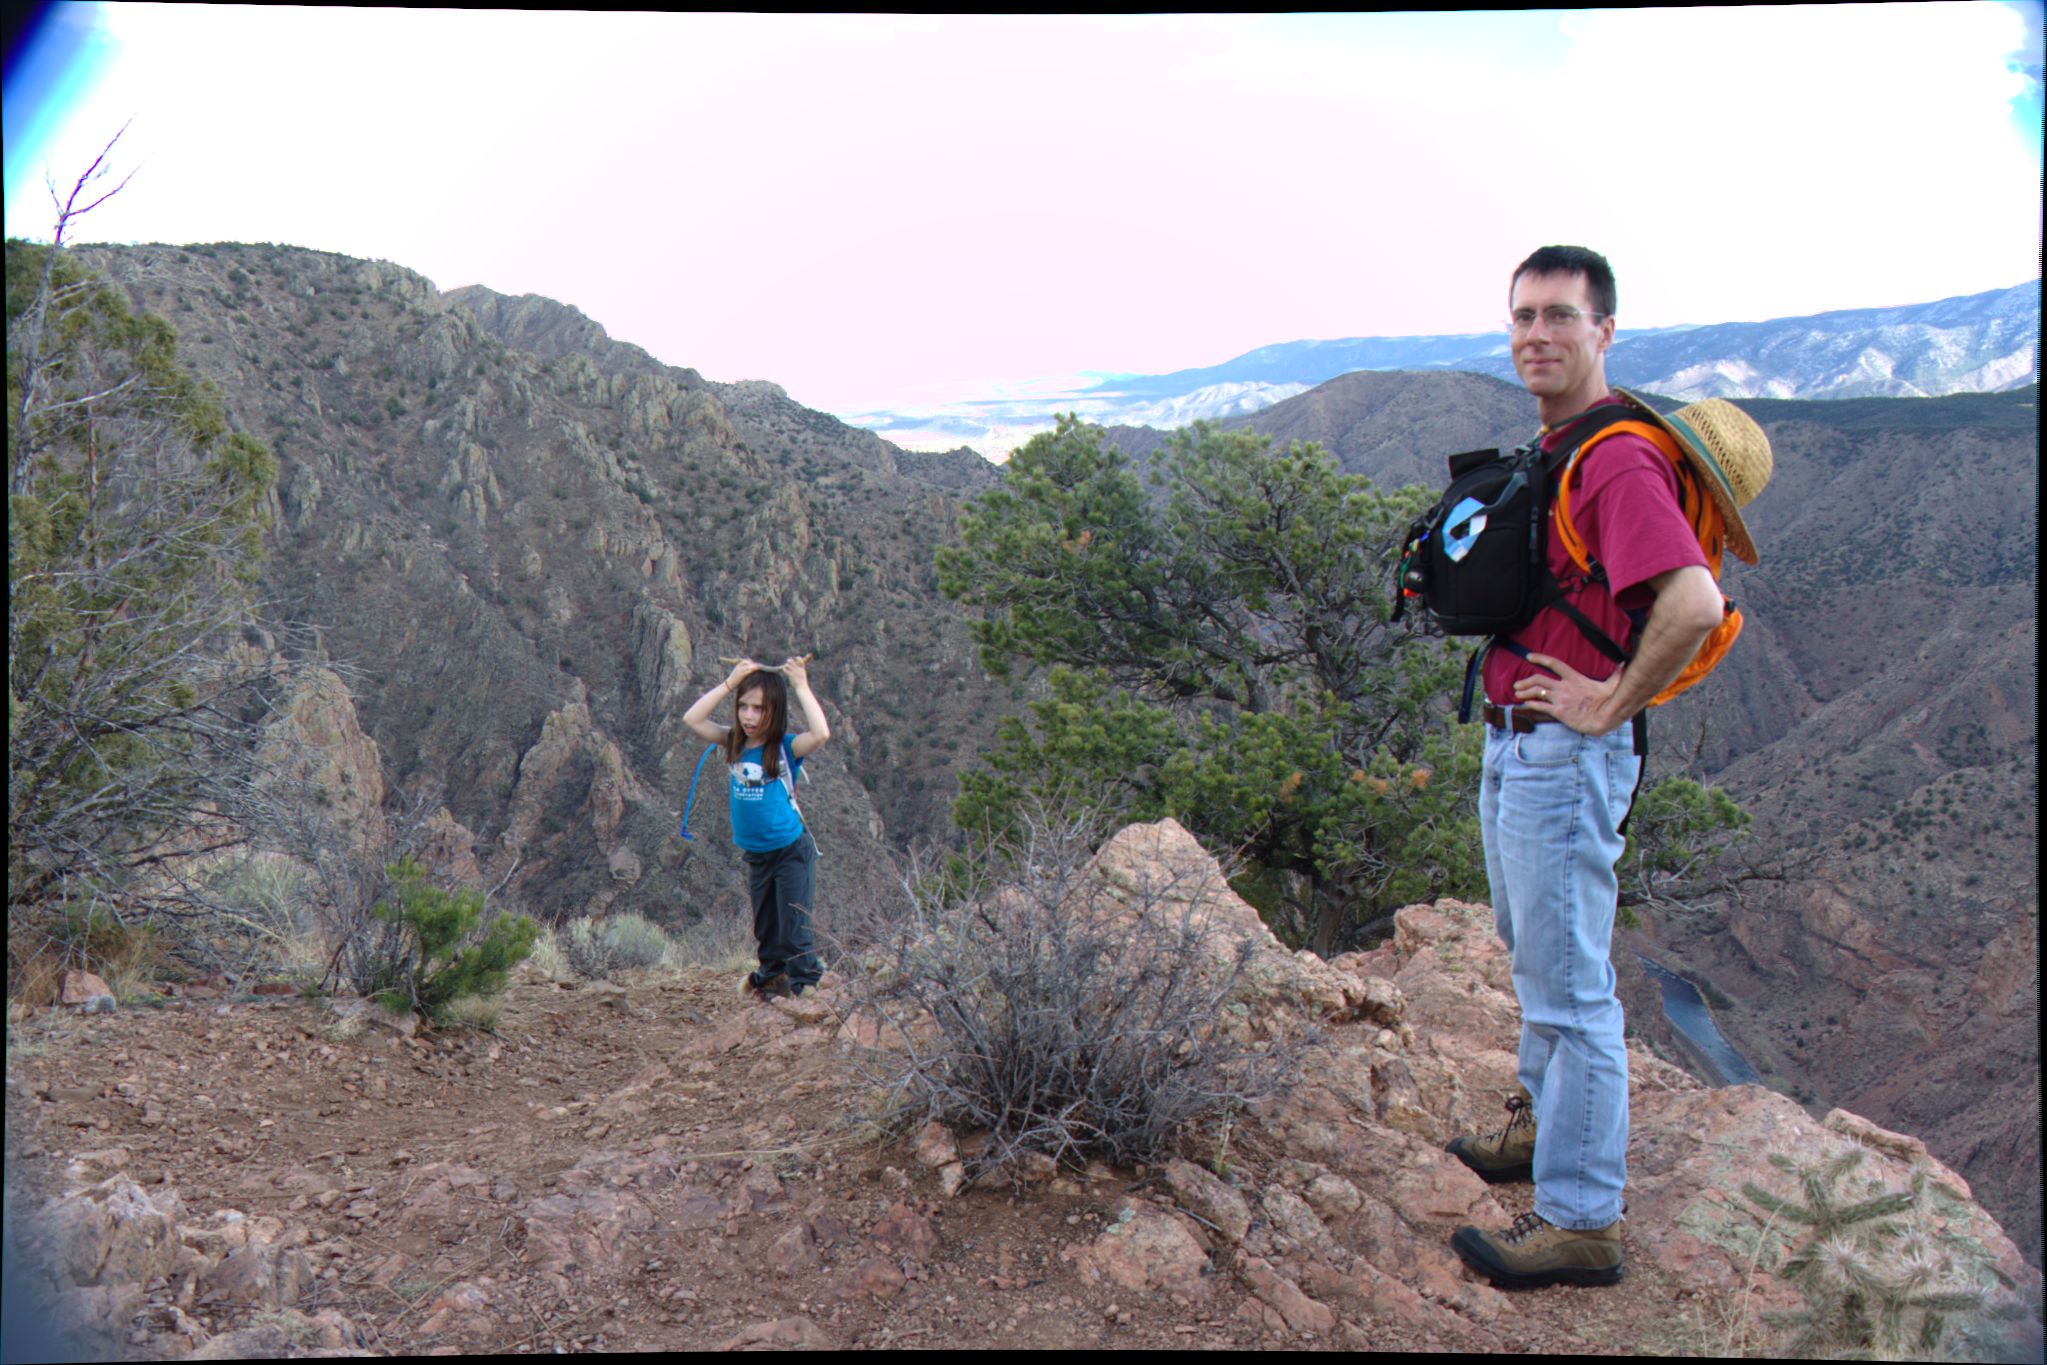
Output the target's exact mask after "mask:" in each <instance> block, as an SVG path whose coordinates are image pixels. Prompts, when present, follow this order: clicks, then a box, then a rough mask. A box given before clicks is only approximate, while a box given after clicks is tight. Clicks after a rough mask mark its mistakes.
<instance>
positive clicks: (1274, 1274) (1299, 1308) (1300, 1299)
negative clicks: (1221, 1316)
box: [1237, 1256, 1336, 1336]
mask: <svg viewBox="0 0 2047 1365" xmlns="http://www.w3.org/2000/svg"><path fill="white" fill-rule="evenodd" d="M1237 1275H1238V1278H1240V1279H1241V1280H1243V1282H1244V1286H1245V1287H1246V1288H1247V1289H1249V1290H1250V1291H1251V1292H1252V1293H1253V1294H1256V1295H1257V1296H1258V1297H1259V1298H1260V1299H1261V1300H1263V1301H1264V1302H1265V1303H1267V1304H1270V1305H1271V1306H1272V1307H1273V1308H1274V1309H1275V1310H1277V1311H1278V1313H1279V1315H1280V1317H1281V1318H1283V1319H1284V1320H1285V1321H1286V1325H1287V1326H1288V1327H1291V1328H1292V1329H1293V1330H1294V1331H1296V1332H1313V1333H1315V1334H1316V1335H1318V1336H1326V1335H1327V1334H1328V1333H1330V1332H1331V1331H1334V1330H1335V1328H1336V1314H1335V1313H1334V1312H1333V1311H1332V1310H1331V1309H1330V1308H1329V1306H1328V1305H1327V1304H1322V1303H1317V1302H1316V1301H1315V1300H1313V1299H1311V1298H1309V1297H1308V1296H1307V1295H1306V1294H1304V1293H1302V1292H1301V1287H1300V1286H1299V1285H1297V1284H1295V1283H1294V1282H1293V1281H1292V1280H1290V1279H1288V1278H1287V1277H1286V1276H1284V1275H1282V1274H1280V1273H1279V1272H1278V1271H1277V1270H1275V1269H1273V1268H1272V1266H1271V1265H1269V1264H1268V1263H1266V1262H1265V1261H1262V1260H1260V1259H1258V1258H1257V1257H1255V1256H1251V1257H1246V1258H1245V1260H1244V1263H1243V1265H1241V1266H1240V1267H1239V1268H1238V1270H1237Z"/></svg>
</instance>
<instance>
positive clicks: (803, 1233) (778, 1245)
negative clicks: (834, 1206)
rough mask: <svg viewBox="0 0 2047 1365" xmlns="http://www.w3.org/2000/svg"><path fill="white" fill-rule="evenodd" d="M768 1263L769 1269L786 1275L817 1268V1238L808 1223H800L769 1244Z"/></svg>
mask: <svg viewBox="0 0 2047 1365" xmlns="http://www.w3.org/2000/svg"><path fill="white" fill-rule="evenodd" d="M767 1264H768V1269H770V1270H772V1271H774V1272H775V1273H776V1274H777V1275H781V1276H784V1277H786V1276H789V1275H794V1274H796V1273H797V1272H799V1271H804V1270H810V1269H813V1268H815V1267H816V1266H817V1264H818V1254H817V1238H816V1237H815V1236H814V1235H813V1234H812V1233H811V1231H810V1228H809V1227H808V1226H807V1225H806V1224H803V1223H798V1224H797V1225H796V1226H795V1227H793V1228H790V1229H789V1230H788V1231H787V1232H785V1233H783V1234H782V1235H781V1236H780V1237H777V1238H776V1239H775V1240H774V1241H773V1242H772V1243H770V1244H769V1246H768V1255H767Z"/></svg>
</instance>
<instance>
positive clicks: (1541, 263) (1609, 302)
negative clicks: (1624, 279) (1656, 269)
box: [1507, 246, 1620, 318]
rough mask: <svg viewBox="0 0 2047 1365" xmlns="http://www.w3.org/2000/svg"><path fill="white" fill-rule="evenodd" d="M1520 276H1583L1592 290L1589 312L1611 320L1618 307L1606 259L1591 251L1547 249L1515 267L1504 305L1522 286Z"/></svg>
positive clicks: (1571, 248) (1511, 300)
mask: <svg viewBox="0 0 2047 1365" xmlns="http://www.w3.org/2000/svg"><path fill="white" fill-rule="evenodd" d="M1523 275H1583V276H1584V277H1585V283H1586V284H1588V285H1590V286H1591V287H1592V311H1593V312H1595V313H1598V314H1599V315H1600V316H1601V317H1608V318H1610V317H1612V316H1613V315H1614V310H1615V309H1617V308H1618V307H1619V306H1620V296H1619V294H1618V292H1617V291H1616V290H1615V288H1614V283H1613V267H1612V266H1610V265H1608V264H1607V263H1606V257H1604V256H1602V255H1600V254H1599V253H1598V252H1596V251H1594V250H1593V249H1592V248H1590V247H1583V246H1546V247H1542V248H1540V249H1538V250H1537V251H1536V252H1535V254H1534V255H1532V256H1530V257H1529V258H1528V259H1527V260H1525V261H1523V262H1521V264H1520V265H1518V266H1516V267H1514V277H1513V278H1512V279H1510V280H1508V281H1507V302H1508V304H1509V306H1511V305H1512V303H1513V301H1514V286H1515V285H1517V284H1519V283H1521V277H1522V276H1523Z"/></svg>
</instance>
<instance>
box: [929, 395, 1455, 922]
mask: <svg viewBox="0 0 2047 1365" xmlns="http://www.w3.org/2000/svg"><path fill="white" fill-rule="evenodd" d="M1152 485H1153V487H1152V489H1150V490H1147V489H1146V487H1145V485H1144V484H1143V483H1142V482H1140V480H1139V478H1138V476H1137V473H1136V471H1135V470H1134V468H1133V467H1132V465H1131V463H1130V461H1129V460H1128V459H1126V458H1125V457H1124V456H1123V455H1122V454H1121V452H1119V451H1117V450H1115V449H1114V448H1111V447H1105V446H1104V445H1103V443H1102V436H1101V432H1100V430H1099V429H1098V428H1094V427H1090V426H1086V425H1083V424H1082V423H1080V422H1079V421H1078V420H1076V419H1073V418H1066V419H1062V420H1061V421H1060V423H1059V425H1058V427H1057V429H1056V430H1054V431H1051V432H1046V433H1042V434H1040V435H1039V436H1037V437H1035V438H1033V439H1032V440H1031V441H1030V442H1029V443H1027V444H1026V445H1025V446H1023V447H1022V448H1021V449H1019V450H1018V451H1017V452H1016V453H1015V454H1014V455H1012V456H1011V458H1010V461H1009V463H1008V465H1007V466H1006V468H1005V470H1004V476H1003V483H1002V485H1001V487H999V488H997V489H993V490H991V491H990V492H988V493H986V494H984V495H983V496H982V497H981V498H979V499H978V500H976V502H975V503H973V504H972V505H970V506H969V507H968V508H967V509H966V510H965V511H964V512H963V513H962V515H961V519H960V529H959V543H958V544H957V545H955V546H951V547H947V548H945V549H943V550H941V551H940V552H939V555H938V563H939V571H940V578H939V583H940V588H941V590H942V591H944V592H945V593H946V595H947V596H948V597H951V598H952V599H954V600H955V601H959V602H961V603H963V604H965V605H968V606H971V607H976V608H979V609H980V612H981V617H980V619H979V620H978V621H977V622H976V623H975V627H974V629H975V638H976V640H977V642H978V643H979V645H980V647H981V658H982V662H983V664H984V666H986V667H987V668H988V669H989V670H990V671H992V672H994V673H996V674H997V675H998V676H1000V675H1005V674H1008V673H1010V672H1012V671H1013V670H1015V669H1017V668H1018V667H1020V666H1024V667H1028V666H1036V665H1043V666H1047V667H1048V668H1049V669H1050V673H1049V676H1048V679H1047V681H1048V685H1049V689H1050V696H1049V697H1048V698H1046V699H1044V700H1042V701H1040V702H1038V703H1036V704H1034V705H1033V706H1032V707H1031V708H1030V709H1029V714H1028V716H1027V717H1025V718H1023V719H1019V720H1013V721H1009V722H1006V723H1005V724H1004V725H1003V727H1002V728H1001V730H1000V732H999V737H998V742H997V745H996V747H995V749H994V751H993V752H992V753H991V754H990V755H989V757H988V760H987V762H986V764H985V765H984V766H983V767H982V768H980V769H979V770H977V771H975V772H972V773H970V774H968V775H967V776H966V777H965V778H964V779H963V781H962V784H961V796H960V800H959V802H958V804H957V805H956V807H955V812H954V813H955V820H956V821H957V823H958V824H959V825H960V826H961V828H962V829H964V830H966V831H967V832H968V833H969V835H970V836H973V837H976V838H984V839H985V838H988V837H993V836H998V835H1001V834H1005V833H1010V832H1012V831H1013V822H1014V812H1015V811H1016V809H1017V808H1018V804H1019V802H1020V801H1021V800H1022V799H1023V798H1024V797H1026V796H1027V795H1028V796H1031V797H1033V798H1035V799H1037V800H1040V801H1044V800H1047V799H1049V798H1050V796H1051V794H1052V793H1053V792H1055V791H1057V790H1059V789H1075V788H1077V789H1080V790H1085V791H1087V792H1088V793H1090V794H1091V795H1104V794H1106V795H1109V796H1113V797H1114V798H1116V800H1117V801H1118V802H1119V804H1120V808H1121V813H1122V814H1123V815H1124V816H1125V817H1126V818H1150V817H1156V816H1159V815H1172V816H1174V817H1176V818H1178V819H1180V820H1181V821H1182V822H1183V823H1185V824H1186V825H1187V826H1188V827H1189V828H1190V829H1191V830H1193V831H1194V832H1195V833H1196V834H1198V835H1199V836H1201V837H1202V838H1203V839H1205V840H1207V841H1209V842H1210V843H1211V844H1214V845H1221V846H1225V847H1227V848H1228V849H1230V850H1232V851H1234V852H1236V853H1237V854H1239V855H1240V856H1241V857H1242V859H1243V860H1244V866H1245V871H1244V874H1243V875H1241V876H1240V877H1239V879H1238V883H1237V884H1238V886H1239V889H1240V890H1242V891H1244V892H1245V893H1246V894H1247V896H1248V897H1249V898H1250V899H1252V900H1253V901H1254V902H1255V903H1258V904H1259V907H1260V909H1261V910H1262V911H1263V912H1264V913H1265V914H1266V916H1267V918H1268V921H1269V922H1271V923H1272V925H1273V927H1274V929H1275V930H1276V931H1277V932H1279V933H1281V934H1282V935H1283V936H1284V937H1286V938H1288V939H1289V940H1290V941H1292V942H1294V943H1296V944H1302V943H1306V944H1311V945H1312V946H1314V947H1315V948H1317V949H1318V950H1320V951H1324V952H1328V951H1330V950H1332V949H1333V948H1336V947H1337V946H1339V945H1340V944H1342V943H1343V942H1344V941H1345V940H1346V939H1347V938H1348V937H1350V936H1351V935H1352V934H1353V933H1354V932H1355V931H1356V930H1357V929H1358V927H1359V926H1360V925H1362V924H1364V923H1367V922H1369V921H1370V920H1371V919H1372V918H1373V917H1375V916H1377V915H1379V914H1382V913H1384V912H1385V911H1388V910H1390V909H1391V908H1393V907H1394V906H1397V905H1400V904H1403V903H1406V902H1407V901H1411V900H1414V899H1419V898H1423V897H1427V896H1431V895H1439V894H1454V895H1480V894H1483V890H1484V885H1485V883H1484V865H1483V861H1482V859H1481V857H1480V854H1479V848H1478V831H1477V820H1476V811H1475V806H1474V798H1475V795H1476V781H1475V779H1476V774H1477V761H1478V745H1477V735H1476V732H1475V730H1473V729H1470V728H1466V729H1463V730H1458V729H1456V728H1454V727H1452V726H1450V725H1449V724H1447V723H1446V714H1445V713H1446V711H1447V699H1448V698H1449V697H1450V696H1451V693H1452V688H1453V686H1454V683H1455V680H1456V678H1457V676H1458V671H1459V668H1460V665H1461V660H1460V659H1459V658H1458V657H1456V656H1454V655H1453V654H1452V653H1451V652H1450V651H1448V650H1447V649H1446V648H1445V647H1444V646H1443V644H1442V643H1441V642H1440V641H1429V640H1422V639H1417V638H1415V637H1414V636H1412V635H1410V634H1408V633H1407V632H1405V631H1402V630H1400V629H1398V628H1396V627H1395V626H1393V625H1392V624H1391V623H1390V622H1389V620H1388V616H1389V611H1390V602H1389V598H1388V593H1387V585H1388V583H1389V582H1390V573H1391V564H1390V562H1389V560H1388V554H1389V552H1390V550H1391V547H1392V545H1393V542H1394V539H1395V535H1396V533H1397V531H1398V529H1399V528H1400V527H1402V526H1405V525H1406V524H1407V522H1408V521H1409V520H1411V519H1412V518H1413V516H1414V514H1415V512H1416V511H1417V510H1418V508H1419V507H1420V505H1421V504H1422V502H1423V501H1424V500H1425V496H1426V495H1425V494H1423V492H1422V491H1421V490H1419V489H1407V490H1402V491H1399V492H1391V493H1388V492H1382V491H1379V490H1377V489H1374V488H1373V487H1372V486H1371V485H1370V483H1369V482H1368V481H1366V480H1364V479H1362V478H1358V477H1356V476H1351V475H1346V474H1344V473H1342V472H1341V471H1340V470H1339V469H1338V468H1337V467H1336V464H1335V462H1334V460H1333V459H1331V458H1330V456H1329V455H1328V454H1327V452H1325V451H1324V450H1323V449H1322V448H1321V447H1319V446H1316V445H1313V444H1295V445H1293V446H1291V447H1288V448H1287V449H1285V450H1279V449H1275V448H1274V447H1273V445H1272V443H1271V442H1270V441H1269V440H1268V439H1267V438H1265V437H1262V436H1259V435H1256V434H1254V433H1250V432H1223V431H1220V430H1217V429H1216V428H1214V427H1212V426H1210V425H1207V424H1204V423H1197V424H1195V426H1193V427H1192V428H1190V429H1188V430H1185V431H1182V432H1179V433H1176V434H1175V435H1174V436H1173V438H1172V439H1171V441H1170V443H1169V445H1168V446H1167V448H1166V450H1165V451H1164V452H1163V453H1162V454H1161V455H1160V456H1159V457H1158V459H1157V460H1156V461H1155V463H1154V468H1153V473H1152Z"/></svg>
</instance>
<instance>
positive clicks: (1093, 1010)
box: [848, 815, 1312, 1182]
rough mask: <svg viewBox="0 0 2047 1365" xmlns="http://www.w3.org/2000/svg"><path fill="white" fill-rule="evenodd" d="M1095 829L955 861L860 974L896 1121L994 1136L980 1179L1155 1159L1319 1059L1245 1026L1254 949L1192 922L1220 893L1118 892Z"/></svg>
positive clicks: (1050, 821) (916, 890)
mask: <svg viewBox="0 0 2047 1365" xmlns="http://www.w3.org/2000/svg"><path fill="white" fill-rule="evenodd" d="M1093 833H1094V827H1093V825H1092V823H1091V822H1089V821H1087V820H1085V819H1079V818H1057V817H1051V818H1048V817H1045V816H1042V815H1034V816H1032V817H1031V818H1029V819H1027V820H1025V821H1023V822H1021V834H1020V835H1019V836H1016V837H1013V838H1011V839H1008V840H1004V841H1001V842H998V843H997V844H995V845H993V846H991V847H990V848H989V849H987V850H984V851H983V852H982V853H980V854H977V855H976V856H974V857H973V858H970V859H959V858H955V859H953V860H950V861H949V863H948V864H947V865H946V866H945V867H944V869H943V870H942V872H941V874H940V875H936V876H933V877H927V878H924V879H921V880H918V881H916V882H914V883H913V884H912V885H911V886H910V887H909V888H907V889H908V892H909V896H910V899H911V902H912V903H911V905H910V906H909V908H908V912H907V915H906V917H905V920H904V922H903V923H902V924H901V926H900V928H899V929H898V931H897V932H896V933H895V934H894V935H893V936H892V937H891V938H890V939H889V940H887V941H885V942H883V943H882V944H879V945H877V946H876V947H875V948H873V949H871V950H870V951H869V952H868V953H867V954H866V955H865V961H864V966H865V967H866V969H867V970H864V971H856V972H853V973H851V974H850V977H849V983H848V988H849V990H850V991H851V993H852V994H853V996H854V998H855V1002H856V1003H855V1006H854V1008H855V1010H856V1011H858V1012H865V1013H868V1014H869V1015H870V1016H871V1017H872V1018H874V1019H876V1020H878V1021H880V1023H879V1028H880V1032H881V1035H882V1036H881V1038H880V1040H879V1045H878V1046H877V1047H875V1048H874V1049H872V1050H870V1051H869V1052H867V1053H866V1054H865V1056H864V1057H863V1063H864V1064H865V1065H866V1066H867V1067H868V1068H869V1073H870V1075H871V1076H872V1078H873V1079H875V1080H877V1081H878V1082H880V1083H881V1085H882V1086H883V1087H884V1090H885V1092H886V1094H887V1096H888V1097H889V1100H890V1103H891V1105H892V1107H893V1110H894V1113H895V1114H896V1116H897V1117H898V1119H899V1121H902V1122H906V1123H914V1122H921V1121H923V1120H925V1119H936V1120H938V1121H940V1122H942V1123H944V1124H946V1125H947V1126H948V1127H950V1128H952V1129H954V1130H956V1131H960V1132H967V1131H978V1132H985V1133H986V1134H988V1137H987V1140H986V1142H985V1144H984V1145H983V1146H982V1147H981V1149H980V1150H979V1151H978V1152H977V1153H976V1154H975V1155H974V1156H973V1157H972V1158H971V1160H970V1161H969V1163H968V1166H967V1169H966V1178H967V1180H968V1181H969V1182H971V1181H973V1180H975V1179H979V1178H982V1177H984V1176H986V1175H988V1174H990V1173H992V1172H997V1171H1007V1172H1008V1173H1010V1174H1011V1175H1012V1177H1018V1176H1019V1174H1020V1171H1021V1166H1020V1165H1019V1164H1018V1163H1019V1160H1020V1158H1023V1157H1025V1156H1026V1155H1029V1154H1038V1155H1040V1156H1042V1157H1049V1158H1052V1159H1053V1160H1055V1161H1063V1162H1067V1163H1078V1162H1080V1161H1082V1160H1084V1159H1086V1158H1088V1157H1097V1156H1098V1157H1102V1158H1105V1159H1107V1160H1109V1161H1112V1162H1118V1163H1129V1162H1136V1161H1146V1160H1151V1159H1154V1158H1156V1157H1157V1156H1158V1155H1159V1154H1160V1153H1161V1152H1162V1151H1164V1150H1165V1149H1167V1148H1168V1147H1169V1146H1170V1145H1172V1143H1173V1142H1174V1140H1175V1139H1176V1138H1177V1137H1178V1136H1179V1134H1180V1133H1181V1132H1182V1131H1183V1130H1184V1129H1185V1128H1186V1127H1187V1126H1188V1125H1189V1124H1191V1123H1194V1122H1196V1121H1199V1120H1202V1119H1207V1118H1213V1117H1219V1116H1222V1115H1225V1114H1228V1113H1232V1112H1235V1111H1238V1110H1241V1109H1242V1108H1244V1107H1245V1106H1247V1105H1249V1104H1250V1103H1252V1102H1254V1101H1256V1100H1258V1099H1259V1098H1262V1097H1264V1096H1266V1095H1269V1094H1272V1093H1274V1092H1275V1091H1276V1090H1278V1089H1280V1088H1282V1087H1284V1086H1285V1085H1287V1084H1288V1083H1290V1082H1291V1081H1292V1080H1293V1079H1294V1078H1295V1077H1296V1076H1297V1075H1298V1073H1299V1070H1300V1066H1301V1062H1302V1059H1303V1056H1304V1055H1305V1050H1306V1048H1307V1047H1308V1046H1312V1040H1295V1041H1287V1040H1267V1041H1265V1042H1262V1043H1259V1044H1257V1045H1254V1044H1253V1043H1252V1042H1251V1041H1249V1039H1248V1037H1247V1036H1246V1032H1247V1031H1246V1030H1245V1029H1243V1028H1242V1027H1241V1026H1240V1024H1239V1021H1240V1020H1241V1017H1242V1014H1243V1012H1244V1007H1243V1006H1242V1005H1240V1004H1237V1003H1236V1002H1234V1000H1233V998H1232V997H1233V994H1234V992H1235V990H1236V987H1237V986H1238V984H1239V982H1240V981H1241V980H1242V978H1243V974H1244V971H1245V968H1246V966H1247V963H1248V961H1249V956H1250V953H1251V951H1252V947H1251V945H1250V943H1249V942H1248V941H1247V942H1243V943H1239V944H1236V945H1233V946H1229V947H1219V945H1218V941H1217V939H1216V937H1215V934H1214V931H1213V930H1211V929H1210V928H1209V927H1207V925H1206V924H1205V923H1204V922H1203V921H1202V919H1201V918H1200V917H1199V915H1198V913H1197V910H1196V907H1197V905H1198V904H1199V902H1200V901H1201V899H1202V896H1203V894H1204V893H1205V892H1209V891H1216V890H1220V889H1221V887H1220V882H1219V881H1218V882H1217V885H1216V886H1213V887H1209V886H1197V885H1190V884H1186V882H1185V879H1182V880H1180V881H1169V882H1165V883H1161V884H1158V885H1152V886H1146V887H1139V888H1136V889H1130V888H1116V887H1112V886H1110V885H1109V884H1107V883H1106V882H1104V881H1103V880H1101V879H1100V878H1099V877H1097V876H1096V875H1094V872H1093V869H1092V866H1091V864H1090V859H1089V854H1090V852H1091V849H1092V847H1093V844H1094V839H1093V837H1092V836H1093ZM1233 1025H1235V1026H1233Z"/></svg>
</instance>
